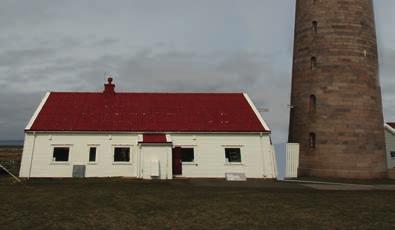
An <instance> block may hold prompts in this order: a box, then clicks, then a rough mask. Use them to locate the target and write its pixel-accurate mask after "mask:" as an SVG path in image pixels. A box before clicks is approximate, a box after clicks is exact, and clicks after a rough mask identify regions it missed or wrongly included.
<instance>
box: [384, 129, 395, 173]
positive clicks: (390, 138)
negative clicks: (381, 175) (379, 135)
mask: <svg viewBox="0 0 395 230" xmlns="http://www.w3.org/2000/svg"><path fill="white" fill-rule="evenodd" d="M385 143H386V148H387V167H388V169H392V168H395V158H392V157H391V152H395V133H392V132H390V131H389V130H388V129H387V128H386V129H385Z"/></svg>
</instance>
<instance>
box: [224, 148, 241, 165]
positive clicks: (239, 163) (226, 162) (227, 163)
mask: <svg viewBox="0 0 395 230" xmlns="http://www.w3.org/2000/svg"><path fill="white" fill-rule="evenodd" d="M222 147H223V152H222V154H224V155H223V156H224V161H225V165H244V157H243V155H244V154H243V153H244V145H222ZM225 149H240V162H228V161H227V160H226V150H225Z"/></svg>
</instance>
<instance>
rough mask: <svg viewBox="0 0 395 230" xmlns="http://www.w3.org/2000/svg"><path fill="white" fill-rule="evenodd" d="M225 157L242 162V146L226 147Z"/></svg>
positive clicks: (229, 160) (230, 160)
mask: <svg viewBox="0 0 395 230" xmlns="http://www.w3.org/2000/svg"><path fill="white" fill-rule="evenodd" d="M225 157H226V159H227V160H228V162H241V151H240V148H226V149H225Z"/></svg>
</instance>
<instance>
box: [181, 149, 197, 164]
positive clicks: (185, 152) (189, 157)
mask: <svg viewBox="0 0 395 230" xmlns="http://www.w3.org/2000/svg"><path fill="white" fill-rule="evenodd" d="M181 155H182V162H193V160H194V158H195V156H194V151H193V148H182V149H181Z"/></svg>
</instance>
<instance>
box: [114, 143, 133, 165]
mask: <svg viewBox="0 0 395 230" xmlns="http://www.w3.org/2000/svg"><path fill="white" fill-rule="evenodd" d="M116 148H128V149H129V161H115V149H116ZM132 156H133V146H132V145H113V146H112V164H113V165H130V164H132V162H133V158H132Z"/></svg>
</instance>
